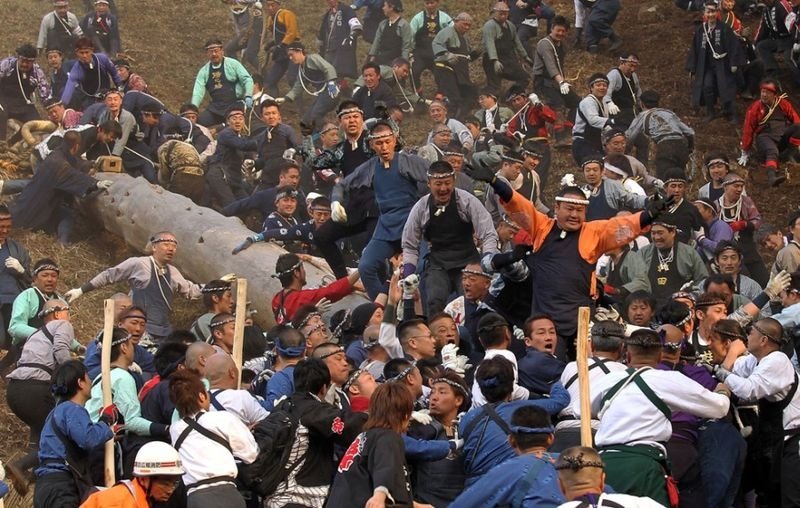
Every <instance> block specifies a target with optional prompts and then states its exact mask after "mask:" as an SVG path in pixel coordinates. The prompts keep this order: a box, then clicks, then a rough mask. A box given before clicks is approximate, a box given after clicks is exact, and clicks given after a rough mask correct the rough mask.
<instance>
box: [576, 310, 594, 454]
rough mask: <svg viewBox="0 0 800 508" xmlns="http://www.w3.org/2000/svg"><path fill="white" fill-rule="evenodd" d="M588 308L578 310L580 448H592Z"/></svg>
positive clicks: (577, 359)
mask: <svg viewBox="0 0 800 508" xmlns="http://www.w3.org/2000/svg"><path fill="white" fill-rule="evenodd" d="M589 314H590V313H589V307H579V308H578V337H577V350H578V351H577V354H578V357H577V358H576V361H577V365H578V389H579V393H580V398H581V446H588V447H591V446H592V407H591V403H590V399H589V397H590V395H589Z"/></svg>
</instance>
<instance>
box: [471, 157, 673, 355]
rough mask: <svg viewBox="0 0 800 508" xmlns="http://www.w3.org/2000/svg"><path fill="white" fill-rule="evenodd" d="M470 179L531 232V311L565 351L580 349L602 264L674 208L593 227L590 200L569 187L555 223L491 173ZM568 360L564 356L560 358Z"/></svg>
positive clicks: (475, 173) (479, 171)
mask: <svg viewBox="0 0 800 508" xmlns="http://www.w3.org/2000/svg"><path fill="white" fill-rule="evenodd" d="M468 174H469V176H471V177H472V178H473V179H476V180H481V181H484V182H489V184H490V185H491V186H492V189H493V190H494V191H495V193H497V195H498V196H499V197H500V200H501V201H500V204H501V205H502V206H503V208H504V209H505V211H506V213H507V214H508V215H509V217H510V218H511V220H513V221H514V222H515V223H517V224H520V225H522V224H525V225H526V226H527V227H525V228H524V229H525V230H526V231H527V232H528V233H529V234H530V235H531V238H532V241H533V250H534V253H533V254H532V255H531V257H530V258H529V259H530V260H531V261H532V263H531V265H532V269H531V277H532V279H531V280H532V282H533V288H534V291H533V295H534V296H533V300H532V307H531V311H532V312H534V313H545V314H548V315H549V316H551V317H552V318H553V322H554V323H555V324H556V329H557V330H558V333H559V344H565V345H568V344H574V340H573V338H574V337H575V333H576V332H575V330H576V328H575V326H576V325H575V316H576V315H577V312H578V307H579V306H581V305H590V304H591V299H592V295H593V294H594V292H595V282H594V277H595V275H594V269H595V265H596V263H597V260H598V258H599V257H600V256H601V255H602V254H603V253H604V252H607V251H609V250H612V249H615V248H616V247H619V246H622V245H625V244H627V243H628V242H630V241H631V240H633V239H634V238H635V237H636V236H638V235H639V233H640V232H641V230H642V228H645V227H647V226H649V225H650V224H651V223H652V222H653V220H654V219H655V218H657V217H658V216H659V215H660V214H661V213H662V212H663V211H664V209H665V208H666V207H667V206H668V204H667V203H668V202H665V201H663V200H660V199H658V200H654V201H651V202H649V203H648V204H647V210H646V211H644V212H639V213H636V214H633V215H628V216H625V217H614V218H613V219H609V220H607V221H592V222H587V221H586V208H587V207H588V205H589V200H588V199H586V194H584V192H583V190H582V189H580V188H579V187H575V186H568V187H564V188H562V189H561V190H560V191H559V192H558V194H557V195H556V198H555V201H556V204H555V207H554V215H555V218H553V219H551V218H548V217H547V215H545V214H543V213H541V212H539V211H538V210H536V208H535V206H534V204H533V203H531V202H530V201H528V200H527V199H526V198H525V197H524V196H522V195H521V194H518V193H516V192H514V191H513V190H512V189H511V186H510V185H508V184H507V183H506V182H505V181H503V180H501V179H499V178H497V177H496V175H495V174H494V172H493V171H492V170H491V169H489V168H486V167H477V168H473V170H472V171H471V172H469V173H468ZM576 267H577V268H576ZM563 354H564V352H563V351H560V352H559V353H558V354H557V355H558V356H562V357H563Z"/></svg>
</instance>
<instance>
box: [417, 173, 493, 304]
mask: <svg viewBox="0 0 800 508" xmlns="http://www.w3.org/2000/svg"><path fill="white" fill-rule="evenodd" d="M455 182H456V175H455V172H454V171H453V167H452V166H450V164H449V163H448V162H446V161H437V162H434V163H433V164H431V167H430V168H429V169H428V188H429V189H430V190H431V192H430V194H428V195H427V196H423V197H422V198H421V199H420V200H419V201H417V203H416V204H415V205H414V207H413V208H412V209H411V212H410V213H409V215H408V220H407V221H406V225H405V227H404V228H403V263H404V264H403V277H409V276H412V275H413V274H415V273H416V271H417V263H418V261H419V247H420V243H421V241H422V240H423V238H424V239H425V240H427V241H428V242H430V251H429V254H428V262H427V265H426V267H425V269H424V276H425V280H426V283H425V284H426V286H425V287H426V288H427V297H428V298H427V305H428V312H427V314H428V315H429V316H433V315H434V314H437V313H439V312H441V311H442V310H443V309H444V307H445V305H446V304H447V301H448V297H449V295H450V294H451V293H452V292H453V291H456V292H459V293H460V292H461V270H463V269H464V268H465V267H466V266H467V264H469V263H474V262H477V261H479V260H480V259H481V257H483V256H486V255H494V254H497V252H498V251H497V232H496V231H495V229H494V223H493V222H492V216H491V215H489V212H488V211H486V208H484V207H483V204H482V203H481V202H480V200H478V198H476V197H475V196H473V195H472V194H470V193H469V192H467V191H464V190H461V189H456V188H455ZM473 238H478V242H477V243H478V245H480V246H481V252H480V255H479V253H478V250H477V249H476V248H475V243H476V242H475V241H474V240H473Z"/></svg>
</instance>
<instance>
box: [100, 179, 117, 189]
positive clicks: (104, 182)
mask: <svg viewBox="0 0 800 508" xmlns="http://www.w3.org/2000/svg"><path fill="white" fill-rule="evenodd" d="M113 183H114V182H112V181H111V180H98V181H97V188H98V189H99V190H108V189H110V188H111V184H113Z"/></svg>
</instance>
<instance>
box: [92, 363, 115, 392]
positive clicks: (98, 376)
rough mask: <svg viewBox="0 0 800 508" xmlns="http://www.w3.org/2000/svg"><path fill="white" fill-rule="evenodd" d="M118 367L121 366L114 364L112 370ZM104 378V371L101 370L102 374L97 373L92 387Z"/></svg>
mask: <svg viewBox="0 0 800 508" xmlns="http://www.w3.org/2000/svg"><path fill="white" fill-rule="evenodd" d="M118 368H119V367H117V366H116V365H112V366H111V370H114V369H118ZM102 380H103V373H102V372H101V373H100V374H98V375H97V377H96V378H94V381H92V388H94V387H95V386H97V384H98V383H100V381H102Z"/></svg>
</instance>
